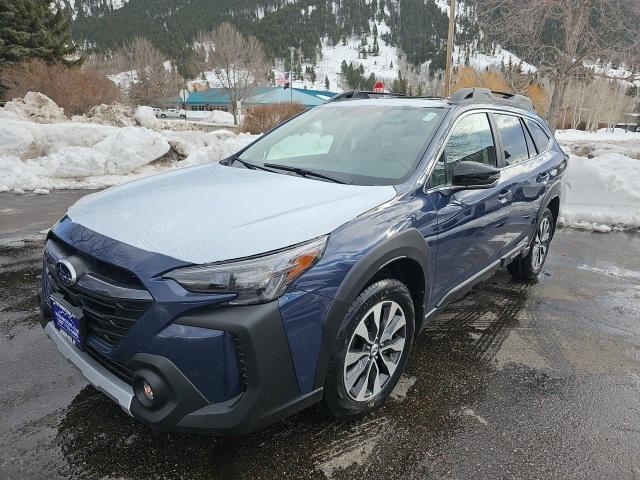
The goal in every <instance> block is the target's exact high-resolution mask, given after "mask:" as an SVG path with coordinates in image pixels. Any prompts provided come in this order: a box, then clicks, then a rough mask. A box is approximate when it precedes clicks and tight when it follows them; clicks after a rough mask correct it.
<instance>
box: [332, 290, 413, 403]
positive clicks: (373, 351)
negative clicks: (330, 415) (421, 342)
mask: <svg viewBox="0 0 640 480" xmlns="http://www.w3.org/2000/svg"><path fill="white" fill-rule="evenodd" d="M406 335H407V319H406V317H405V313H404V311H403V310H402V307H401V306H400V305H399V304H398V303H396V302H394V301H390V300H384V301H381V302H379V303H377V304H375V305H374V306H373V307H371V308H370V309H369V310H368V311H367V313H365V314H364V316H363V317H362V318H361V319H360V321H359V323H358V326H357V328H356V329H355V331H354V332H353V335H352V336H351V339H350V340H349V348H348V349H347V354H346V358H345V361H344V375H343V378H344V387H345V390H346V391H347V393H348V394H349V396H350V397H351V398H352V399H353V400H356V401H358V402H365V401H369V400H371V399H373V398H374V397H376V396H377V395H378V394H379V393H380V392H381V391H382V390H383V389H384V387H385V386H386V385H387V383H388V382H389V380H390V379H391V377H392V376H393V373H394V372H395V371H396V369H397V367H398V364H399V363H400V359H401V358H402V354H403V352H404V348H405V342H406Z"/></svg>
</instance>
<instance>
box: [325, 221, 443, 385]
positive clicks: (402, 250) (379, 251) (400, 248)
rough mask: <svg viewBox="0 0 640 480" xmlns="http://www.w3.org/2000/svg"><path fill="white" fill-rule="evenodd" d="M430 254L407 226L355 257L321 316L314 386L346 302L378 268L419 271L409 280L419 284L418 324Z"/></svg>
mask: <svg viewBox="0 0 640 480" xmlns="http://www.w3.org/2000/svg"><path fill="white" fill-rule="evenodd" d="M430 257H431V255H430V251H429V247H428V245H427V243H426V241H425V239H424V237H423V236H422V235H421V234H420V232H419V231H418V230H416V229H415V228H409V229H406V230H404V231H402V232H399V233H397V234H396V235H394V236H392V237H388V238H386V239H384V240H383V241H381V242H378V244H376V245H375V246H373V247H372V248H370V249H369V250H367V251H366V253H364V254H363V255H362V256H360V257H358V258H357V259H356V261H355V262H354V263H353V265H352V266H351V268H350V269H349V271H348V273H347V274H346V275H345V276H344V279H343V280H342V282H341V283H340V285H339V287H338V288H337V290H336V292H335V295H333V301H332V302H331V305H330V307H329V309H328V312H327V314H326V316H325V320H324V332H323V338H322V344H321V348H320V352H319V357H318V362H317V366H316V374H315V386H316V388H320V387H321V386H322V385H323V384H324V378H325V374H326V369H327V364H328V361H329V356H330V354H331V351H332V346H333V343H334V342H335V338H336V335H337V334H338V330H339V329H340V325H341V324H342V321H343V320H344V318H345V316H346V314H347V311H348V309H349V306H350V305H351V303H352V302H353V300H354V299H355V298H356V297H357V296H358V295H359V294H360V292H362V290H363V289H364V288H366V286H367V285H369V284H370V283H371V282H372V281H374V280H375V279H376V277H379V275H380V272H388V273H389V274H396V275H399V274H402V275H405V276H408V275H410V274H415V273H416V272H418V271H421V273H422V276H421V278H419V279H415V278H414V280H413V282H414V286H415V285H418V286H423V291H422V295H421V297H422V298H418V299H417V300H418V301H417V302H415V301H414V304H415V305H417V308H416V312H420V313H417V315H416V323H417V324H418V325H416V328H419V321H420V320H419V319H420V316H422V315H423V312H424V311H425V305H427V304H428V296H429V292H430V279H431V258H430ZM402 267H405V268H407V267H409V268H411V272H410V273H409V272H407V271H405V270H404V269H403V268H402ZM394 278H395V277H394ZM405 278H407V277H405ZM408 287H409V288H411V287H410V286H408ZM418 295H419V294H418Z"/></svg>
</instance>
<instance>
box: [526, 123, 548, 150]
mask: <svg viewBox="0 0 640 480" xmlns="http://www.w3.org/2000/svg"><path fill="white" fill-rule="evenodd" d="M525 123H526V124H527V127H528V128H529V131H530V132H531V135H532V136H533V141H534V142H535V144H536V147H537V148H538V153H542V152H544V151H545V150H546V149H547V147H548V146H549V137H548V136H547V134H546V133H545V131H544V130H543V129H542V127H541V126H540V125H538V124H537V123H536V122H534V121H533V120H529V119H528V118H527V119H525Z"/></svg>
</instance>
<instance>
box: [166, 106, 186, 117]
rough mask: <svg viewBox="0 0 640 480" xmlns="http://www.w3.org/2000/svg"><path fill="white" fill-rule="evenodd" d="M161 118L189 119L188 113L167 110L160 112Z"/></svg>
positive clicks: (173, 109)
mask: <svg viewBox="0 0 640 480" xmlns="http://www.w3.org/2000/svg"><path fill="white" fill-rule="evenodd" d="M160 118H187V112H186V110H182V109H180V110H178V109H177V108H167V109H166V110H161V111H160Z"/></svg>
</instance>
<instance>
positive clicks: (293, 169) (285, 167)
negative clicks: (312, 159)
mask: <svg viewBox="0 0 640 480" xmlns="http://www.w3.org/2000/svg"><path fill="white" fill-rule="evenodd" d="M264 166H265V167H269V168H277V169H279V170H285V171H287V172H293V173H295V174H296V175H300V176H301V177H316V178H322V179H323V180H328V181H330V182H333V183H341V184H343V185H344V184H346V183H347V182H343V181H342V180H338V179H337V178H334V177H329V176H327V175H323V174H321V173H318V172H314V171H313V170H307V169H306V168H300V167H290V166H289V165H278V164H277V163H265V164H264Z"/></svg>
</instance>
